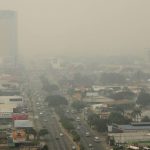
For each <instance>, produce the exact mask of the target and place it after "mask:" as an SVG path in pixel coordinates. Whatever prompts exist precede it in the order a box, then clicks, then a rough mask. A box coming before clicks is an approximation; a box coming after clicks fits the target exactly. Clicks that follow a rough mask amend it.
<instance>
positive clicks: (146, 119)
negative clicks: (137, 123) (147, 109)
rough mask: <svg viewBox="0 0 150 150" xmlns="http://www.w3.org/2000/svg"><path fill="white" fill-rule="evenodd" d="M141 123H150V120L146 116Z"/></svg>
mask: <svg viewBox="0 0 150 150" xmlns="http://www.w3.org/2000/svg"><path fill="white" fill-rule="evenodd" d="M141 121H142V122H150V118H149V117H148V116H144V117H143V118H142V120H141Z"/></svg>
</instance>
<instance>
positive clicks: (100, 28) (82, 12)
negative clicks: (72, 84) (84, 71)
mask: <svg viewBox="0 0 150 150" xmlns="http://www.w3.org/2000/svg"><path fill="white" fill-rule="evenodd" d="M149 7H150V0H0V9H2V10H5V9H11V10H16V11H17V12H18V39H19V51H20V52H21V53H22V54H23V55H25V56H27V55H31V54H32V55H35V54H37V55H41V54H42V55H47V54H50V55H55V54H56V55H57V54H60V55H75V54H78V55H80V54H82V55H83V54H85V55H91V54H93V55H97V54H104V53H107V54H108V53H113V54H117V53H118V52H123V53H127V52H128V53H137V52H142V51H144V48H150V8H149Z"/></svg>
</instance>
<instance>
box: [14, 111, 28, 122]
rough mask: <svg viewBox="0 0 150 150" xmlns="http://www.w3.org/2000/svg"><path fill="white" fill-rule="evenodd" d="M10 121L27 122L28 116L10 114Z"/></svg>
mask: <svg viewBox="0 0 150 150" xmlns="http://www.w3.org/2000/svg"><path fill="white" fill-rule="evenodd" d="M12 120H28V114H19V113H16V114H12Z"/></svg>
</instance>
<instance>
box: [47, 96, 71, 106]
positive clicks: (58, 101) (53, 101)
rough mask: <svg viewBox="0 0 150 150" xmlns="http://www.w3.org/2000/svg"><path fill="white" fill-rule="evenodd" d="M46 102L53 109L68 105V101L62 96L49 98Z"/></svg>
mask: <svg viewBox="0 0 150 150" xmlns="http://www.w3.org/2000/svg"><path fill="white" fill-rule="evenodd" d="M45 101H46V102H48V104H49V106H52V107H56V106H60V105H67V104H68V101H67V100H66V98H65V97H63V96H60V95H50V96H47V97H46V99H45Z"/></svg>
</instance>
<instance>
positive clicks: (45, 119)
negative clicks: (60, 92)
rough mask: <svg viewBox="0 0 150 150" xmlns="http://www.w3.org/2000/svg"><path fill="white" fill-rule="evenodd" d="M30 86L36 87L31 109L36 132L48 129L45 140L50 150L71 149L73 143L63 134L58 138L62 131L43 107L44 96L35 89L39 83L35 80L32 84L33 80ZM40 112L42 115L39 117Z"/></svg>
mask: <svg viewBox="0 0 150 150" xmlns="http://www.w3.org/2000/svg"><path fill="white" fill-rule="evenodd" d="M31 84H32V89H34V87H36V88H35V89H36V90H35V91H34V93H33V95H32V103H33V106H32V107H33V111H34V117H35V118H34V119H35V124H36V128H37V129H38V130H40V129H42V128H46V129H48V131H49V134H48V135H47V136H45V138H46V140H47V143H48V146H49V149H50V150H71V147H72V145H74V143H73V142H72V141H71V140H70V139H69V138H68V137H67V136H66V134H65V133H63V134H64V135H63V136H60V133H62V129H61V127H60V124H59V122H58V121H57V119H56V117H55V116H54V114H53V113H52V112H50V109H49V108H48V107H47V106H45V105H44V102H43V100H44V95H42V94H43V93H42V92H41V89H40V88H39V89H38V88H37V87H38V86H39V83H38V82H37V80H36V83H34V80H32V83H31ZM39 87H40V86H39ZM37 103H38V104H37ZM40 112H42V113H43V114H42V115H40ZM52 116H53V117H52ZM56 138H57V139H56Z"/></svg>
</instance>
